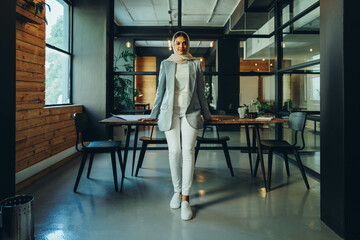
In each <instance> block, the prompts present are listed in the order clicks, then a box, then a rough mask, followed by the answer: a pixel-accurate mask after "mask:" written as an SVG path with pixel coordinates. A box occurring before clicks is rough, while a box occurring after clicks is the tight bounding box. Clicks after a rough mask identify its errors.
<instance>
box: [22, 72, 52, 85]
mask: <svg viewBox="0 0 360 240" xmlns="http://www.w3.org/2000/svg"><path fill="white" fill-rule="evenodd" d="M16 81H27V82H41V83H45V75H44V74H42V73H33V72H24V71H16Z"/></svg>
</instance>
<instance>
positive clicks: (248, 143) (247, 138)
mask: <svg viewBox="0 0 360 240" xmlns="http://www.w3.org/2000/svg"><path fill="white" fill-rule="evenodd" d="M245 132H246V143H247V148H248V154H249V163H250V170H251V176H253V167H252V159H251V153H252V148H251V145H250V136H249V126H248V125H245Z"/></svg>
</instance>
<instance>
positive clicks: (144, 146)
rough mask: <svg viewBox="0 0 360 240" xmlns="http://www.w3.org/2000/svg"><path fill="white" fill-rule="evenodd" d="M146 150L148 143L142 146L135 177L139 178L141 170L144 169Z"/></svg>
mask: <svg viewBox="0 0 360 240" xmlns="http://www.w3.org/2000/svg"><path fill="white" fill-rule="evenodd" d="M146 148H147V143H146V142H143V144H142V146H141V152H140V155H139V160H138V164H137V167H136V172H135V177H137V176H138V173H139V169H140V168H141V167H142V163H143V161H144V156H145V151H146Z"/></svg>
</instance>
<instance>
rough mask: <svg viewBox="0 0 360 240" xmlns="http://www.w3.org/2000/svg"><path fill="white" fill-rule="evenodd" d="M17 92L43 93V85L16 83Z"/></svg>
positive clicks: (37, 83)
mask: <svg viewBox="0 0 360 240" xmlns="http://www.w3.org/2000/svg"><path fill="white" fill-rule="evenodd" d="M16 91H17V92H44V91H45V83H39V82H26V81H16Z"/></svg>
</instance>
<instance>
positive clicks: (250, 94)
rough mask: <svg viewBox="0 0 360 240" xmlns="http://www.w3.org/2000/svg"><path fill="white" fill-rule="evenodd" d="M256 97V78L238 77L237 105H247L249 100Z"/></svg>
mask: <svg viewBox="0 0 360 240" xmlns="http://www.w3.org/2000/svg"><path fill="white" fill-rule="evenodd" d="M257 97H258V77H257V76H248V77H247V76H241V77H240V96H239V98H240V99H239V103H240V106H241V105H244V104H246V105H248V104H249V102H250V101H251V100H256V98H257Z"/></svg>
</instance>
